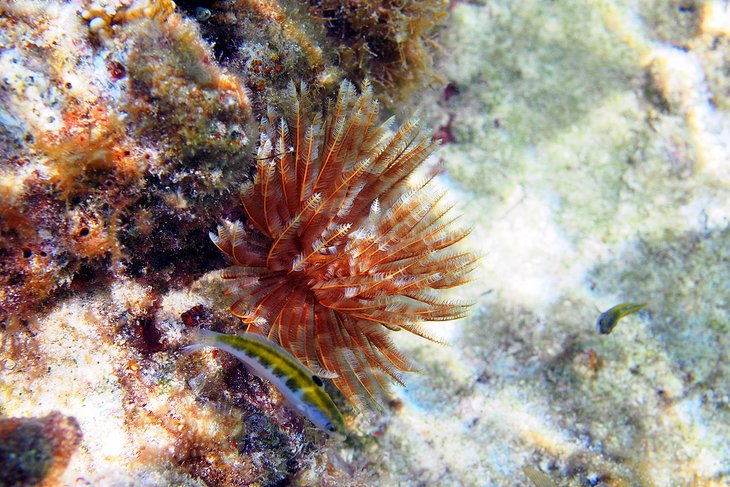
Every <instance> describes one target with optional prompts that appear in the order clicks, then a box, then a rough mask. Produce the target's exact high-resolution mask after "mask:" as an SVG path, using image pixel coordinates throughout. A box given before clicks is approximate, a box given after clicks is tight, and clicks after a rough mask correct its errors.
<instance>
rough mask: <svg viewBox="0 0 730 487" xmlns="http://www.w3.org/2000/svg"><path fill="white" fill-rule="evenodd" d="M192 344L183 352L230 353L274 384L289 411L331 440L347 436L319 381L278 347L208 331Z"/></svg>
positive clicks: (252, 338) (246, 335)
mask: <svg viewBox="0 0 730 487" xmlns="http://www.w3.org/2000/svg"><path fill="white" fill-rule="evenodd" d="M192 341H193V343H192V344H191V345H189V346H187V347H185V350H186V351H193V350H197V349H200V348H203V347H215V348H218V349H220V350H223V351H224V352H228V353H230V354H231V355H233V356H234V357H236V358H237V359H238V360H240V361H241V362H243V363H244V364H246V366H247V367H249V369H250V370H251V372H253V373H254V374H256V375H257V376H259V377H261V378H263V379H266V380H268V381H269V382H271V383H272V384H274V386H275V387H276V388H277V389H279V391H281V393H282V394H283V395H284V397H285V398H286V400H287V402H288V403H289V405H290V406H291V407H292V409H293V410H294V411H295V412H297V413H299V414H301V415H302V416H304V417H305V418H307V419H308V420H309V421H311V422H312V423H314V425H315V426H317V427H318V428H320V429H322V430H324V431H326V432H327V433H329V434H330V435H333V436H338V437H341V436H344V435H345V434H346V429H345V420H344V418H343V417H342V414H341V413H340V411H339V409H337V406H335V403H334V402H333V401H332V398H331V397H330V396H329V394H327V392H325V390H324V387H323V385H324V384H323V383H322V379H320V378H319V376H317V375H316V374H314V373H313V372H312V371H311V370H309V369H308V368H306V367H305V366H304V365H303V364H302V363H301V362H300V361H299V360H297V359H296V358H294V356H293V355H291V354H290V353H289V352H287V351H286V350H284V349H283V348H281V347H280V346H278V345H277V344H275V343H273V342H272V341H270V340H268V339H267V338H265V337H263V336H261V335H257V334H253V333H244V334H241V335H226V334H223V333H216V332H214V331H210V330H198V331H196V332H194V334H193V336H192Z"/></svg>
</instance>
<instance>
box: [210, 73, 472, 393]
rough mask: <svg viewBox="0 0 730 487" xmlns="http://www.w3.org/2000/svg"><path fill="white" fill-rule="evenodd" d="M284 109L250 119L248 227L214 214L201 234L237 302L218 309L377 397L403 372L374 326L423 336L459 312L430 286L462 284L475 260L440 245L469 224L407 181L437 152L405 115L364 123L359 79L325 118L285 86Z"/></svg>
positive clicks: (462, 308) (371, 116)
mask: <svg viewBox="0 0 730 487" xmlns="http://www.w3.org/2000/svg"><path fill="white" fill-rule="evenodd" d="M288 96H289V100H288V110H287V113H286V115H285V117H284V118H282V119H280V120H279V121H278V122H277V121H276V120H277V118H276V116H275V114H274V113H271V112H270V113H269V114H268V116H267V118H265V119H264V120H263V121H262V126H261V141H260V145H259V149H258V165H257V168H256V175H255V177H254V180H253V182H250V183H248V184H245V185H244V186H243V188H242V191H241V201H242V203H243V208H244V210H245V212H246V215H247V216H248V220H249V222H250V225H251V226H252V227H253V228H254V229H255V231H251V230H249V231H247V230H245V229H244V226H243V224H241V223H240V222H235V223H233V222H227V221H226V222H223V224H222V225H220V226H219V227H218V234H217V235H215V234H212V233H211V238H212V240H213V242H214V243H215V244H216V245H217V246H218V247H219V248H220V250H221V251H223V252H224V253H225V254H226V255H227V256H228V258H229V262H230V264H231V267H230V268H229V269H226V270H225V271H224V273H223V278H224V279H226V280H228V281H230V284H231V286H230V288H229V289H230V290H231V292H232V293H234V294H235V295H236V297H237V301H236V302H235V303H234V304H233V305H232V306H231V311H232V312H233V313H234V314H235V315H237V316H239V317H241V318H242V319H243V320H244V321H245V322H246V323H247V324H248V327H249V328H248V331H251V332H258V333H261V334H263V335H266V336H268V337H269V338H271V339H272V340H274V341H275V342H277V343H279V344H281V346H282V347H284V348H285V349H287V350H289V351H290V352H291V353H292V354H293V355H294V356H295V357H296V358H297V359H299V360H300V361H302V363H304V364H305V365H306V366H308V367H309V368H310V369H311V370H314V371H315V372H322V373H323V374H324V375H326V376H335V375H336V377H335V378H334V383H335V385H336V386H337V387H338V388H339V389H340V390H341V391H342V392H343V394H344V395H345V396H346V397H347V398H348V399H349V400H351V401H352V402H354V403H355V404H362V401H361V400H362V399H364V398H369V399H371V400H373V401H374V402H375V403H376V404H377V399H378V398H379V397H381V396H382V395H383V393H384V391H385V390H386V389H387V386H388V383H389V381H388V379H387V377H388V376H389V377H390V378H391V379H393V380H395V381H396V382H398V383H401V384H402V381H401V379H400V377H399V371H409V370H411V367H410V365H409V364H408V362H407V361H406V359H405V358H404V357H403V356H402V355H401V354H399V353H398V352H397V351H396V350H395V348H394V347H393V345H392V343H391V341H390V339H389V337H388V331H389V330H392V331H397V330H406V331H409V332H411V333H414V334H416V335H419V336H422V337H424V338H427V339H430V340H433V339H434V338H433V337H431V336H430V335H429V333H428V332H427V331H426V330H425V329H424V328H423V327H422V326H421V322H423V321H445V320H452V319H456V318H460V317H462V316H464V315H465V314H466V313H467V309H468V307H469V305H468V304H466V303H462V302H459V301H455V300H448V299H444V298H443V297H440V291H441V290H443V289H446V288H451V287H454V286H458V285H461V284H463V283H465V282H467V281H468V279H469V277H468V274H469V273H470V272H471V270H472V269H473V268H474V267H475V265H476V262H477V260H478V257H477V256H476V255H475V254H474V253H472V252H469V251H464V250H459V249H454V247H453V246H454V244H456V243H457V242H459V241H460V240H462V239H463V238H464V237H465V236H466V235H467V234H468V233H469V232H468V230H465V229H462V228H459V227H458V226H456V225H455V224H454V221H455V220H456V219H457V218H458V217H456V216H453V215H452V213H451V211H450V210H451V207H448V206H445V205H444V203H443V201H442V198H443V196H444V194H443V192H439V190H438V189H436V188H435V187H434V186H435V185H434V184H433V182H432V181H431V180H426V181H424V182H421V183H420V184H417V185H415V186H413V185H409V184H408V183H407V179H408V178H409V176H411V174H412V173H413V171H414V170H415V169H416V168H417V167H418V166H419V165H420V164H421V163H422V162H423V161H424V160H425V159H426V158H427V157H428V156H429V155H431V154H432V153H433V152H434V151H435V149H436V148H437V145H438V143H437V142H434V141H432V140H431V138H430V134H428V133H423V131H422V130H421V129H420V127H419V126H418V124H417V122H416V121H411V122H408V123H405V124H404V125H402V126H401V127H400V128H399V129H398V130H397V131H395V132H394V131H392V130H391V129H390V127H391V125H392V121H391V120H389V121H387V122H385V123H382V124H380V123H378V104H377V101H375V100H373V95H372V91H371V89H370V86H368V85H365V86H364V87H363V90H362V92H361V94H358V93H357V91H356V90H355V87H354V86H353V85H352V84H351V83H349V82H347V81H345V82H343V83H342V85H341V86H340V90H339V94H338V96H337V99H336V101H335V102H334V103H330V104H329V106H328V108H327V112H326V113H327V115H326V117H324V119H323V118H322V116H321V115H320V114H319V113H317V114H315V115H313V116H312V115H311V110H310V109H309V108H308V107H307V106H306V104H307V88H306V85H304V84H302V85H301V86H300V89H299V93H297V90H296V89H295V87H294V85H293V84H291V85H290V87H289V90H288Z"/></svg>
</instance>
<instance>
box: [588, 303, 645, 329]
mask: <svg viewBox="0 0 730 487" xmlns="http://www.w3.org/2000/svg"><path fill="white" fill-rule="evenodd" d="M645 306H646V303H622V304H617V305H616V306H614V307H613V308H611V309H609V310H606V311H604V312H603V313H601V314H600V315H599V316H598V320H597V321H596V328H598V333H600V334H601V335H608V334H609V333H611V332H612V331H613V329H614V328H616V325H618V322H619V320H620V319H621V318H623V317H624V316H627V315H630V314H631V313H636V312H637V311H639V310H640V309H642V308H644V307H645Z"/></svg>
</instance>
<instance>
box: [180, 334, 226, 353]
mask: <svg viewBox="0 0 730 487" xmlns="http://www.w3.org/2000/svg"><path fill="white" fill-rule="evenodd" d="M219 335H220V333H216V332H214V331H210V330H204V329H202V328H200V329H197V330H193V331H192V332H190V334H189V335H188V337H189V338H190V345H186V346H184V347H182V348H181V349H180V350H182V352H184V353H192V352H195V351H196V350H200V349H201V348H205V347H213V346H215V345H216V342H217V341H218V336H219Z"/></svg>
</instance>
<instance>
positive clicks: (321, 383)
mask: <svg viewBox="0 0 730 487" xmlns="http://www.w3.org/2000/svg"><path fill="white" fill-rule="evenodd" d="M312 381H313V382H314V383H315V384H317V385H318V386H319V387H322V386H323V385H324V383H323V382H322V379H320V378H319V376H317V375H313V376H312Z"/></svg>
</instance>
